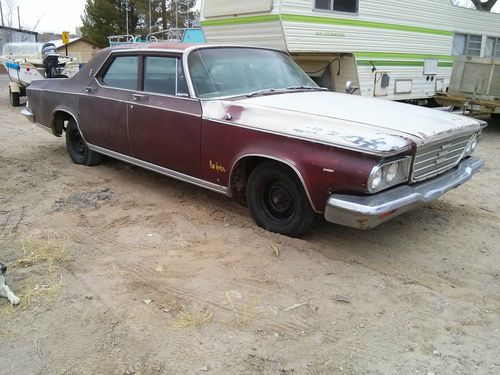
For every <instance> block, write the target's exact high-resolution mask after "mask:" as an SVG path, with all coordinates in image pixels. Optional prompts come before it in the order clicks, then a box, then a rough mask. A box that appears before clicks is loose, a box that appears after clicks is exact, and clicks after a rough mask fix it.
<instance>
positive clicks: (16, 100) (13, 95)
mask: <svg viewBox="0 0 500 375" xmlns="http://www.w3.org/2000/svg"><path fill="white" fill-rule="evenodd" d="M20 97H21V96H20V95H19V93H18V92H14V91H12V90H11V88H10V87H9V100H10V105H11V106H13V107H19V104H20Z"/></svg>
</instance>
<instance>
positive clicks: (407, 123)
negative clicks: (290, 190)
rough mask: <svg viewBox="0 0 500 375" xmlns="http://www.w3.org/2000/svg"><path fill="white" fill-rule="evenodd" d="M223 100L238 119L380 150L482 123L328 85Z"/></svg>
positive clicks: (322, 140)
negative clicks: (331, 89)
mask: <svg viewBox="0 0 500 375" xmlns="http://www.w3.org/2000/svg"><path fill="white" fill-rule="evenodd" d="M210 103H211V107H212V108H211V109H210V108H208V107H210V106H207V108H206V109H207V110H208V112H211V111H213V110H214V109H215V107H216V106H217V101H211V102H210ZM223 104H224V109H225V111H226V112H227V113H228V114H229V115H230V116H231V122H233V123H235V124H237V125H242V126H245V127H251V128H257V129H260V130H263V131H268V132H272V133H278V134H283V135H286V136H291V137H295V138H303V139H308V140H311V141H316V142H319V143H324V144H329V145H333V146H339V147H345V148H351V149H357V150H363V151H366V152H369V153H376V154H384V153H397V152H399V151H401V150H402V149H405V148H410V147H413V146H414V145H417V146H418V145H421V144H423V143H427V142H432V141H434V140H436V139H440V138H451V137H453V136H454V135H455V134H463V132H471V133H472V132H474V131H477V130H479V129H480V128H481V122H480V121H478V120H475V119H472V118H470V117H465V116H462V115H456V114H452V113H448V112H443V111H439V110H435V109H429V108H423V107H418V106H414V105H408V104H401V103H397V102H392V101H388V100H382V99H373V98H365V97H361V96H358V95H347V94H340V93H333V92H324V91H315V92H296V93H286V94H273V95H263V96H258V97H252V98H243V99H234V100H224V101H223ZM218 105H219V110H220V107H221V106H220V102H219V103H218ZM204 113H205V115H206V114H207V112H206V111H205V108H204Z"/></svg>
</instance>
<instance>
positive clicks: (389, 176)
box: [385, 162, 399, 184]
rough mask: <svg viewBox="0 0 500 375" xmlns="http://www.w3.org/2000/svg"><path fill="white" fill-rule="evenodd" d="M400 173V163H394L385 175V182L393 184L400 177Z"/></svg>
mask: <svg viewBox="0 0 500 375" xmlns="http://www.w3.org/2000/svg"><path fill="white" fill-rule="evenodd" d="M398 172H399V163H397V162H396V163H392V164H391V165H389V168H387V172H386V174H385V182H387V183H388V184H390V183H392V182H393V181H394V180H395V179H396V177H397V176H398Z"/></svg>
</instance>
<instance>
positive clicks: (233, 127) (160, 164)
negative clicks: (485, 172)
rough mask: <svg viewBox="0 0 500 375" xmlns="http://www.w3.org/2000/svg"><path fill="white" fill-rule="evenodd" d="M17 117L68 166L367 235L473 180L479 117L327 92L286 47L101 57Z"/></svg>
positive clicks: (140, 49)
mask: <svg viewBox="0 0 500 375" xmlns="http://www.w3.org/2000/svg"><path fill="white" fill-rule="evenodd" d="M28 100H29V104H28V105H27V108H26V109H25V110H24V111H23V113H24V114H25V115H26V116H27V117H28V118H29V119H30V121H32V122H36V123H38V124H40V125H42V126H43V127H44V128H45V129H48V130H50V131H51V132H52V133H53V134H54V135H56V136H58V137H60V136H62V134H63V133H64V132H65V133H66V143H67V148H68V152H69V155H70V157H71V159H72V160H73V161H74V162H75V163H77V164H84V165H96V164H99V162H100V161H101V159H102V155H107V156H110V157H113V158H116V159H120V160H123V161H125V162H128V163H132V164H135V165H138V166H141V167H144V168H147V169H150V170H153V171H156V172H159V173H162V174H164V175H167V176H170V177H173V178H176V179H179V180H182V181H186V182H190V183H193V184H195V185H198V186H201V187H205V188H207V189H210V190H213V191H216V192H219V193H223V194H226V195H229V196H235V197H238V198H240V199H242V200H245V201H246V203H247V204H248V206H249V208H250V211H251V213H252V216H253V218H254V219H255V221H256V222H257V224H258V225H260V226H262V227H264V228H266V229H268V230H271V231H275V232H279V233H283V234H286V235H290V236H297V235H300V234H302V233H304V232H305V231H306V230H307V229H308V228H309V227H310V226H311V223H312V222H313V220H314V218H315V216H316V215H317V214H322V215H324V217H325V219H326V220H327V221H329V222H332V223H338V224H342V225H347V226H351V227H355V228H362V229H368V228H373V227H375V226H377V225H379V224H380V223H382V222H384V221H386V220H389V219H390V218H392V217H395V216H397V215H399V214H401V213H403V212H406V211H408V210H409V209H411V208H413V207H415V206H417V205H418V204H421V203H422V202H428V201H431V200H434V199H437V198H438V197H439V196H441V195H442V194H444V193H445V192H446V191H448V190H450V189H452V188H454V187H457V186H459V185H460V184H462V183H464V182H466V181H468V180H469V179H470V178H471V177H472V175H473V174H474V173H475V172H476V171H477V170H479V169H480V168H481V167H482V166H483V165H484V162H483V161H482V160H481V159H478V158H475V157H472V156H471V155H472V153H473V152H474V150H475V148H476V146H477V143H478V139H479V135H480V133H481V130H482V128H483V127H484V126H485V123H484V122H481V121H478V120H475V119H472V118H467V117H464V116H460V115H454V114H449V113H444V112H441V111H436V110H431V109H425V108H420V107H416V106H410V105H405V104H400V103H395V102H389V101H384V100H378V99H369V98H364V97H361V96H358V95H347V94H340V93H333V92H328V91H326V90H325V89H323V88H320V87H318V86H317V85H316V84H315V83H314V82H313V81H312V80H311V78H309V77H308V76H307V75H306V74H305V73H304V72H303V71H302V70H301V69H300V68H299V67H298V66H297V65H296V64H295V63H294V62H293V61H292V60H291V59H290V57H289V56H288V55H287V54H286V53H284V52H282V51H277V50H272V49H265V48H252V47H238V46H187V45H182V44H160V43H158V44H149V45H141V46H137V45H133V46H128V47H115V48H109V49H106V50H103V51H101V52H100V53H98V54H97V55H96V56H95V57H94V58H93V59H92V60H91V61H90V62H89V63H88V64H87V65H86V66H85V67H84V68H83V69H82V70H81V71H80V72H79V73H78V74H76V75H75V76H74V77H72V78H69V79H53V80H41V81H36V82H33V83H32V84H31V86H30V87H29V89H28Z"/></svg>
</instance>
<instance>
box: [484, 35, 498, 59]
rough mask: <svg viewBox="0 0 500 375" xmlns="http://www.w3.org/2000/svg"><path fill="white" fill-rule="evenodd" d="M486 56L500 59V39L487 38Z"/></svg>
mask: <svg viewBox="0 0 500 375" xmlns="http://www.w3.org/2000/svg"><path fill="white" fill-rule="evenodd" d="M484 56H486V57H500V38H495V37H488V38H486V46H485V48H484Z"/></svg>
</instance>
